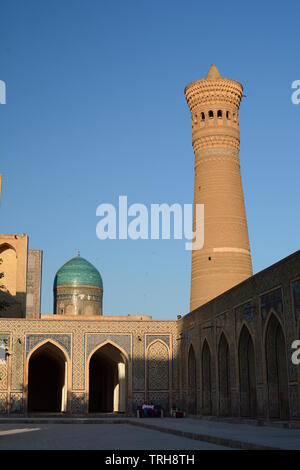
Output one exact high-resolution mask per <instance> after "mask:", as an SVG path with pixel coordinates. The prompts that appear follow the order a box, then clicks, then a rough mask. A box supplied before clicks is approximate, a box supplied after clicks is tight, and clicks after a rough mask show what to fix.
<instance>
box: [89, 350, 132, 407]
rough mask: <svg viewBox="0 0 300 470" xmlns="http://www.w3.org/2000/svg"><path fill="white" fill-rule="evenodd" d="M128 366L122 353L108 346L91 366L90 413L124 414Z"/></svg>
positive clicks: (100, 351)
mask: <svg viewBox="0 0 300 470" xmlns="http://www.w3.org/2000/svg"><path fill="white" fill-rule="evenodd" d="M125 401H126V366H125V359H124V357H123V355H122V353H121V352H120V351H119V350H118V349H117V348H116V347H114V346H113V345H111V344H106V345H105V346H103V347H101V348H99V349H98V350H97V351H96V352H95V353H94V354H93V355H92V357H91V359H90V364H89V412H90V413H112V412H124V411H125V408H126V403H125Z"/></svg>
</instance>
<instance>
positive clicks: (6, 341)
mask: <svg viewBox="0 0 300 470" xmlns="http://www.w3.org/2000/svg"><path fill="white" fill-rule="evenodd" d="M2 341H3V342H4V344H5V347H7V348H8V349H9V348H10V335H9V334H4V333H0V342H2Z"/></svg>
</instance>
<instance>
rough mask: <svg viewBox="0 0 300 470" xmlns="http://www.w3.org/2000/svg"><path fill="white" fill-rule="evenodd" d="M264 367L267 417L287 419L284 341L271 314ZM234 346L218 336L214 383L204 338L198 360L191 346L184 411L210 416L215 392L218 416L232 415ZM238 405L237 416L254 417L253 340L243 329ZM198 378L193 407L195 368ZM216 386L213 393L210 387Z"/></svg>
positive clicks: (288, 416)
mask: <svg viewBox="0 0 300 470" xmlns="http://www.w3.org/2000/svg"><path fill="white" fill-rule="evenodd" d="M264 349H265V353H264V356H265V368H266V374H267V407H268V409H267V413H266V414H267V416H268V417H269V418H270V419H283V420H287V419H289V418H290V412H289V410H290V405H289V392H288V367H287V355H286V351H287V349H286V341H285V337H284V332H283V328H282V326H281V324H280V321H279V320H278V318H277V316H276V315H275V314H271V315H270V317H269V319H268V322H267V326H266V332H265V343H264ZM233 354H234V346H233V345H232V344H231V345H230V344H229V343H228V340H227V338H226V336H225V334H224V333H221V335H220V339H219V344H218V350H217V358H218V359H217V364H216V365H217V380H216V381H215V380H214V374H215V371H216V368H215V364H213V358H212V354H211V349H210V346H209V343H208V341H207V339H204V341H203V346H202V352H201V356H200V357H199V360H197V357H196V355H195V352H194V348H193V346H192V345H191V346H190V349H189V353H188V379H187V383H188V411H189V413H190V414H195V413H199V411H200V414H202V415H211V414H213V404H212V401H213V399H212V397H213V395H214V394H215V392H217V396H218V407H217V414H218V415H219V416H232V415H233V414H234V413H233V405H234V403H233V397H232V393H233V392H232V381H233V377H234V374H233V371H232V369H233V368H234V366H233V364H234V360H235V358H234V356H231V355H233ZM236 358H237V361H238V383H239V397H238V400H237V402H236V403H237V404H239V411H238V413H237V414H238V415H239V416H241V417H250V418H255V417H256V416H257V415H258V409H257V373H256V359H255V350H254V342H253V338H252V336H251V334H250V332H249V329H248V328H247V326H245V325H244V326H243V327H242V329H241V332H240V336H239V341H238V346H237V355H236ZM198 367H199V376H200V377H201V393H200V399H201V403H200V406H199V407H198V408H197V404H196V403H197V369H198ZM215 383H217V390H215V386H214V384H215Z"/></svg>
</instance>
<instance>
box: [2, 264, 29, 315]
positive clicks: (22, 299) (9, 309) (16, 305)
mask: <svg viewBox="0 0 300 470" xmlns="http://www.w3.org/2000/svg"><path fill="white" fill-rule="evenodd" d="M0 270H1V266H0ZM0 284H1V279H0ZM2 303H4V305H5V307H4V308H1V305H2ZM24 305H26V294H25V293H24V292H17V293H16V294H15V295H12V294H10V293H9V292H8V291H3V290H0V318H25V316H26V312H25V311H24Z"/></svg>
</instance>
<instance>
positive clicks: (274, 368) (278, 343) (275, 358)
mask: <svg viewBox="0 0 300 470" xmlns="http://www.w3.org/2000/svg"><path fill="white" fill-rule="evenodd" d="M266 361H267V378H268V395H269V417H270V418H280V419H288V418H289V394H288V371H287V359H286V345H285V338H284V334H283V331H282V327H281V325H280V323H279V321H278V320H277V318H276V317H275V315H272V316H271V318H270V320H269V323H268V327H267V332H266Z"/></svg>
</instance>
